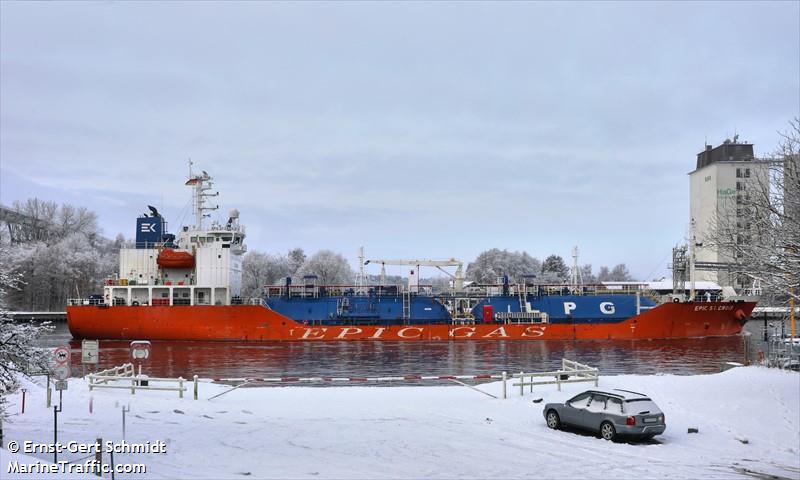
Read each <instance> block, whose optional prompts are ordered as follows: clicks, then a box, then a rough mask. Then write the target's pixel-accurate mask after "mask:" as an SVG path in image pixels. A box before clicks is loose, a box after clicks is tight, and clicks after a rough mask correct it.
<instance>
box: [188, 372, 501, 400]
mask: <svg viewBox="0 0 800 480" xmlns="http://www.w3.org/2000/svg"><path fill="white" fill-rule="evenodd" d="M195 378H197V375H195ZM506 380H508V374H507V373H506V372H503V399H505V398H506Z"/></svg>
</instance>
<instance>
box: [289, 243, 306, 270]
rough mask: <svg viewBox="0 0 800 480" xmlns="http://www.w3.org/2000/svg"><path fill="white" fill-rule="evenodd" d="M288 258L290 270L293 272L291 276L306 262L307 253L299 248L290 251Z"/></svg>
mask: <svg viewBox="0 0 800 480" xmlns="http://www.w3.org/2000/svg"><path fill="white" fill-rule="evenodd" d="M287 256H288V258H289V270H291V275H294V274H295V273H297V271H298V270H300V267H302V266H303V264H304V263H305V262H306V253H305V252H304V251H303V249H302V248H299V247H297V248H293V249H291V250H289V254H288V255H287Z"/></svg>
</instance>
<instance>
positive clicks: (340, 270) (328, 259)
mask: <svg viewBox="0 0 800 480" xmlns="http://www.w3.org/2000/svg"><path fill="white" fill-rule="evenodd" d="M306 275H316V276H317V278H318V281H319V284H321V285H347V284H352V283H353V279H354V276H355V274H354V272H353V269H352V268H351V267H350V264H349V263H347V260H346V259H345V258H344V257H343V256H342V255H341V254H339V253H335V252H332V251H330V250H320V251H318V252H317V253H315V254H314V255H311V256H310V257H308V258H307V259H306V261H305V262H304V263H303V265H302V266H301V267H300V269H299V270H298V271H297V273H296V276H297V277H303V276H306Z"/></svg>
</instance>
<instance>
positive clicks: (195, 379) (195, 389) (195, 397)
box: [192, 375, 505, 400]
mask: <svg viewBox="0 0 800 480" xmlns="http://www.w3.org/2000/svg"><path fill="white" fill-rule="evenodd" d="M192 378H193V379H194V399H195V400H197V375H195V376H194V377H192ZM503 387H505V384H503Z"/></svg>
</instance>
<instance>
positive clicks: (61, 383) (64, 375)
mask: <svg viewBox="0 0 800 480" xmlns="http://www.w3.org/2000/svg"><path fill="white" fill-rule="evenodd" d="M71 362H72V351H71V350H70V348H69V345H61V346H60V347H56V348H55V349H54V350H53V375H54V376H55V377H56V379H57V381H56V390H57V391H58V406H57V407H56V406H55V405H53V445H57V444H58V414H59V412H61V410H62V406H63V401H62V400H63V398H62V395H63V393H64V390H66V389H67V379H68V378H69V375H70V363H71ZM47 392H48V398H50V395H49V393H50V382H47ZM53 463H58V450H55V449H54V450H53Z"/></svg>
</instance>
